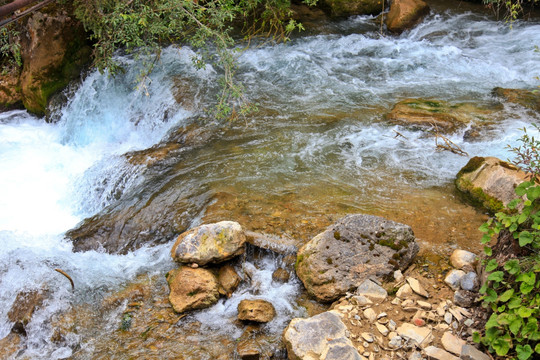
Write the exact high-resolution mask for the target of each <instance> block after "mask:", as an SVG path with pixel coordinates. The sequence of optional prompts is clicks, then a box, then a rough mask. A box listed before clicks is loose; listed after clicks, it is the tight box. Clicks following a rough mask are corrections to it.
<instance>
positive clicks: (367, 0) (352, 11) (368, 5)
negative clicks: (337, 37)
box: [320, 0, 383, 17]
mask: <svg viewBox="0 0 540 360" xmlns="http://www.w3.org/2000/svg"><path fill="white" fill-rule="evenodd" d="M320 6H321V8H322V9H323V10H325V11H326V12H327V13H329V14H330V15H331V16H336V17H342V16H351V15H375V14H378V13H380V12H382V10H383V9H382V0H352V1H349V0H323V1H322V2H321V3H320Z"/></svg>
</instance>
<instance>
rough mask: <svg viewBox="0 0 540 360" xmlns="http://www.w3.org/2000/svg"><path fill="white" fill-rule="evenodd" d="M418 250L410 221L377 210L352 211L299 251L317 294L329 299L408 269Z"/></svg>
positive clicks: (306, 279)
mask: <svg viewBox="0 0 540 360" xmlns="http://www.w3.org/2000/svg"><path fill="white" fill-rule="evenodd" d="M418 250H419V247H418V244H417V243H416V241H415V238H414V234H413V232H412V230H411V228H410V227H409V226H408V225H404V224H400V223H396V222H394V221H390V220H386V219H384V218H381V217H377V216H372V215H349V216H346V217H344V218H343V219H341V220H339V221H338V222H336V223H335V224H334V225H331V226H330V227H328V228H327V230H326V231H324V232H323V233H321V234H319V235H317V236H315V237H314V238H313V239H312V240H311V241H309V242H308V243H307V244H305V245H304V246H303V247H302V248H301V249H300V250H299V251H298V256H297V266H296V273H297V275H298V277H299V278H300V280H302V282H303V283H304V286H305V287H306V289H307V291H308V292H309V293H310V294H311V295H313V296H315V297H316V298H317V299H318V300H319V301H323V302H329V301H332V300H336V299H338V298H339V297H340V296H343V295H345V294H346V293H347V292H348V291H351V290H353V289H355V288H357V287H358V286H359V285H360V284H362V282H363V281H364V280H366V279H369V278H372V277H373V278H378V277H383V276H387V275H390V274H392V273H393V272H394V271H395V270H397V269H404V268H405V267H406V266H408V265H409V264H410V263H411V261H412V260H413V259H414V257H415V256H416V254H417V253H418Z"/></svg>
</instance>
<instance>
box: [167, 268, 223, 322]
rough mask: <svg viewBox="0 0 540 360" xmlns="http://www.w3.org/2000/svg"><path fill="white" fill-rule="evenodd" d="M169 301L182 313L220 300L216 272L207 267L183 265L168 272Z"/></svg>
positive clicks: (208, 305)
mask: <svg viewBox="0 0 540 360" xmlns="http://www.w3.org/2000/svg"><path fill="white" fill-rule="evenodd" d="M166 277H167V282H168V283H169V288H170V294H169V301H170V302H171V305H172V306H173V309H174V311H176V312H178V313H182V312H185V311H189V310H195V309H203V308H207V307H210V306H212V305H213V304H215V303H216V302H217V301H218V298H219V291H218V287H219V285H218V282H217V279H216V277H215V276H214V274H212V272H210V271H209V270H206V269H201V268H198V269H192V268H189V267H186V266H182V267H180V268H178V269H175V270H171V271H169V272H168V273H167V275H166Z"/></svg>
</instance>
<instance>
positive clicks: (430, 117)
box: [385, 99, 491, 133]
mask: <svg viewBox="0 0 540 360" xmlns="http://www.w3.org/2000/svg"><path fill="white" fill-rule="evenodd" d="M490 112H491V111H490V110H486V109H480V108H478V107H476V106H474V105H471V104H450V103H447V102H445V101H438V100H426V99H406V100H402V101H400V102H398V103H397V104H396V105H394V107H393V108H392V110H391V111H390V112H389V113H388V114H387V115H386V116H385V118H386V120H388V121H391V122H393V123H395V124H398V125H406V126H407V125H408V126H412V127H418V128H422V129H432V128H436V129H437V131H439V132H442V133H449V132H452V131H454V130H456V129H458V128H462V127H464V126H466V125H467V124H470V123H481V122H485V118H486V115H488V114H489V113H490Z"/></svg>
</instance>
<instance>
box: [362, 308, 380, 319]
mask: <svg viewBox="0 0 540 360" xmlns="http://www.w3.org/2000/svg"><path fill="white" fill-rule="evenodd" d="M364 317H365V318H366V319H367V320H368V321H369V322H371V323H373V322H375V320H377V313H376V312H375V311H373V309H372V308H367V309H365V310H364Z"/></svg>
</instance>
